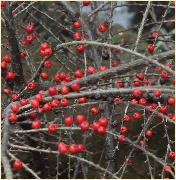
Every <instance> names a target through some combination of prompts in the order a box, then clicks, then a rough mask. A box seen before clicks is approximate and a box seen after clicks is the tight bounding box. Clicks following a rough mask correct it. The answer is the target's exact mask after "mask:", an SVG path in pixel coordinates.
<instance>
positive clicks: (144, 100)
mask: <svg viewBox="0 0 176 180" xmlns="http://www.w3.org/2000/svg"><path fill="white" fill-rule="evenodd" d="M146 103H147V100H146V99H145V98H141V99H139V104H141V105H143V106H145V105H146Z"/></svg>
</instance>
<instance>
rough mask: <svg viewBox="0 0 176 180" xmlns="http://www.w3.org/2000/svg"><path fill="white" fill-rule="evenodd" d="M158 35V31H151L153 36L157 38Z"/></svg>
mask: <svg viewBox="0 0 176 180" xmlns="http://www.w3.org/2000/svg"><path fill="white" fill-rule="evenodd" d="M157 37H158V32H156V31H154V32H152V33H151V38H153V39H155V38H157Z"/></svg>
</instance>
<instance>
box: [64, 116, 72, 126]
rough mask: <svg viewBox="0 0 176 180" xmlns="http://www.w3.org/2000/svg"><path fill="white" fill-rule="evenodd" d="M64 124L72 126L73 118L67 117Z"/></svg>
mask: <svg viewBox="0 0 176 180" xmlns="http://www.w3.org/2000/svg"><path fill="white" fill-rule="evenodd" d="M64 124H65V125H66V126H71V125H72V124H73V117H72V116H68V117H66V118H65V119H64Z"/></svg>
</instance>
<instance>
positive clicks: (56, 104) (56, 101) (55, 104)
mask: <svg viewBox="0 0 176 180" xmlns="http://www.w3.org/2000/svg"><path fill="white" fill-rule="evenodd" d="M58 105H59V100H58V99H53V100H52V101H51V106H52V107H53V108H55V107H57V106H58Z"/></svg>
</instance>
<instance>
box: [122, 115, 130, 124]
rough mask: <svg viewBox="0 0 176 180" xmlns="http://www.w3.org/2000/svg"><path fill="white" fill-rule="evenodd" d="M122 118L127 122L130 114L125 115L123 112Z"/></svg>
mask: <svg viewBox="0 0 176 180" xmlns="http://www.w3.org/2000/svg"><path fill="white" fill-rule="evenodd" d="M123 120H124V121H125V122H129V121H130V116H129V115H127V114H125V115H124V116H123Z"/></svg>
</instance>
